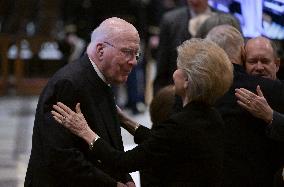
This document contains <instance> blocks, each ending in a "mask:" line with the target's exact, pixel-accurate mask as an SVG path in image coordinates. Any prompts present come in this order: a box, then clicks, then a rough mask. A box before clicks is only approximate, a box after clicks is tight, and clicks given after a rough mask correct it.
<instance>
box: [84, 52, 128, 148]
mask: <svg viewBox="0 0 284 187" xmlns="http://www.w3.org/2000/svg"><path fill="white" fill-rule="evenodd" d="M84 61H86V62H87V63H84V65H83V66H84V67H85V68H86V69H87V70H86V76H87V79H88V81H89V82H90V83H91V87H92V88H93V89H92V91H93V92H94V97H96V100H97V105H98V109H99V111H100V114H101V116H102V120H103V122H104V125H105V129H106V130H107V135H108V139H109V140H110V143H111V144H112V145H113V146H114V147H115V148H116V149H119V150H121V149H123V144H122V138H121V131H120V125H119V123H118V120H117V116H116V115H117V114H116V108H115V103H114V99H113V94H112V92H111V88H110V87H109V86H108V85H107V84H106V83H105V82H103V80H101V79H100V77H99V76H98V75H97V73H96V71H95V70H94V68H93V66H92V64H91V62H90V60H89V58H88V56H87V55H85V56H84ZM90 91H91V90H90ZM99 128H101V127H99ZM104 134H106V133H104Z"/></svg>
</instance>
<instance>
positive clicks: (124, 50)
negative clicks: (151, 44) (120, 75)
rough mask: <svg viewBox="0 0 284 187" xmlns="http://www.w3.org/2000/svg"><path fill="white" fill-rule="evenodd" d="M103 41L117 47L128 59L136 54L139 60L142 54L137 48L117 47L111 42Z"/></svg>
mask: <svg viewBox="0 0 284 187" xmlns="http://www.w3.org/2000/svg"><path fill="white" fill-rule="evenodd" d="M103 43H105V44H107V45H109V46H111V47H113V48H115V49H118V50H119V51H120V52H121V53H122V54H123V56H124V57H125V58H126V60H127V61H128V60H132V59H133V57H134V56H135V58H136V60H137V61H138V60H139V58H140V55H141V54H140V52H139V51H138V52H136V51H135V50H133V49H129V48H117V47H115V46H114V45H112V44H110V43H108V42H103Z"/></svg>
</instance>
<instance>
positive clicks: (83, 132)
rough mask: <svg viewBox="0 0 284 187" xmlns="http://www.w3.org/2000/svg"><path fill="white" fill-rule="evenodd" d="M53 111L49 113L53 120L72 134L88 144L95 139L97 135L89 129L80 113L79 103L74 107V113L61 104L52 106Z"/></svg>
mask: <svg viewBox="0 0 284 187" xmlns="http://www.w3.org/2000/svg"><path fill="white" fill-rule="evenodd" d="M53 109H54V110H52V111H51V113H52V115H53V118H54V119H55V120H56V121H57V122H58V123H60V124H62V125H63V126H64V127H65V128H67V129H68V130H70V131H71V132H72V133H73V134H75V135H77V136H79V137H81V138H83V139H85V140H86V141H87V143H88V144H90V143H91V142H92V141H93V140H94V139H95V138H96V136H97V135H96V134H95V132H93V131H92V130H91V129H90V127H89V126H88V123H87V121H86V120H85V117H84V115H83V114H82V112H81V109H80V103H77V105H76V112H74V111H72V110H71V109H70V108H69V107H68V106H66V105H64V104H63V103H61V102H57V103H56V105H53Z"/></svg>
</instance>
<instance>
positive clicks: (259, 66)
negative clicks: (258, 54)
mask: <svg viewBox="0 0 284 187" xmlns="http://www.w3.org/2000/svg"><path fill="white" fill-rule="evenodd" d="M257 69H258V70H263V69H264V68H263V64H262V63H261V61H258V62H257Z"/></svg>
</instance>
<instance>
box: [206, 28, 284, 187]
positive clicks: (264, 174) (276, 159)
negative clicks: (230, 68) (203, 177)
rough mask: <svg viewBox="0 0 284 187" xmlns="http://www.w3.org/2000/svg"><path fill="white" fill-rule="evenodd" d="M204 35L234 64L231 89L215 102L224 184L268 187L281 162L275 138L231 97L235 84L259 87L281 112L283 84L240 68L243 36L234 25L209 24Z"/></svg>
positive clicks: (245, 86) (283, 94)
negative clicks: (221, 121)
mask: <svg viewBox="0 0 284 187" xmlns="http://www.w3.org/2000/svg"><path fill="white" fill-rule="evenodd" d="M207 39H209V40H212V41H214V42H216V43H217V44H218V45H219V46H220V47H222V48H223V49H224V50H225V51H226V53H227V54H228V56H229V58H230V60H231V62H232V63H233V65H234V81H233V85H232V87H231V89H230V90H229V91H228V92H227V93H226V94H225V96H224V97H223V98H221V99H220V100H219V101H218V103H217V108H218V110H219V111H220V112H221V114H222V117H223V119H224V121H225V162H224V169H225V172H224V183H223V186H225V187H227V186H228V187H240V186H242V187H271V186H272V181H273V175H274V173H275V171H276V170H277V169H278V168H279V167H280V166H281V164H282V163H283V158H284V157H282V158H281V155H280V154H278V152H277V148H276V142H273V141H272V140H271V139H269V138H268V137H267V136H266V127H267V126H266V124H265V122H263V121H261V120H259V119H257V118H255V117H253V116H252V115H251V114H249V113H248V112H247V111H245V110H244V109H242V108H241V107H240V106H239V105H238V104H237V100H236V97H235V89H236V88H246V89H247V90H250V91H252V92H255V90H256V87H257V85H260V87H261V88H262V90H263V93H264V95H265V97H266V98H267V101H268V103H269V104H270V106H271V107H272V108H274V109H275V110H277V111H280V112H283V111H284V110H283V107H284V88H283V84H282V83H281V82H280V81H272V80H268V79H264V78H261V77H255V76H250V75H248V74H247V73H246V72H245V70H244V68H243V60H242V57H243V51H244V40H243V38H242V35H241V34H240V32H239V31H237V29H235V28H233V27H232V26H228V25H221V26H217V27H215V28H213V29H212V30H211V31H210V32H209V34H208V35H207Z"/></svg>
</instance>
